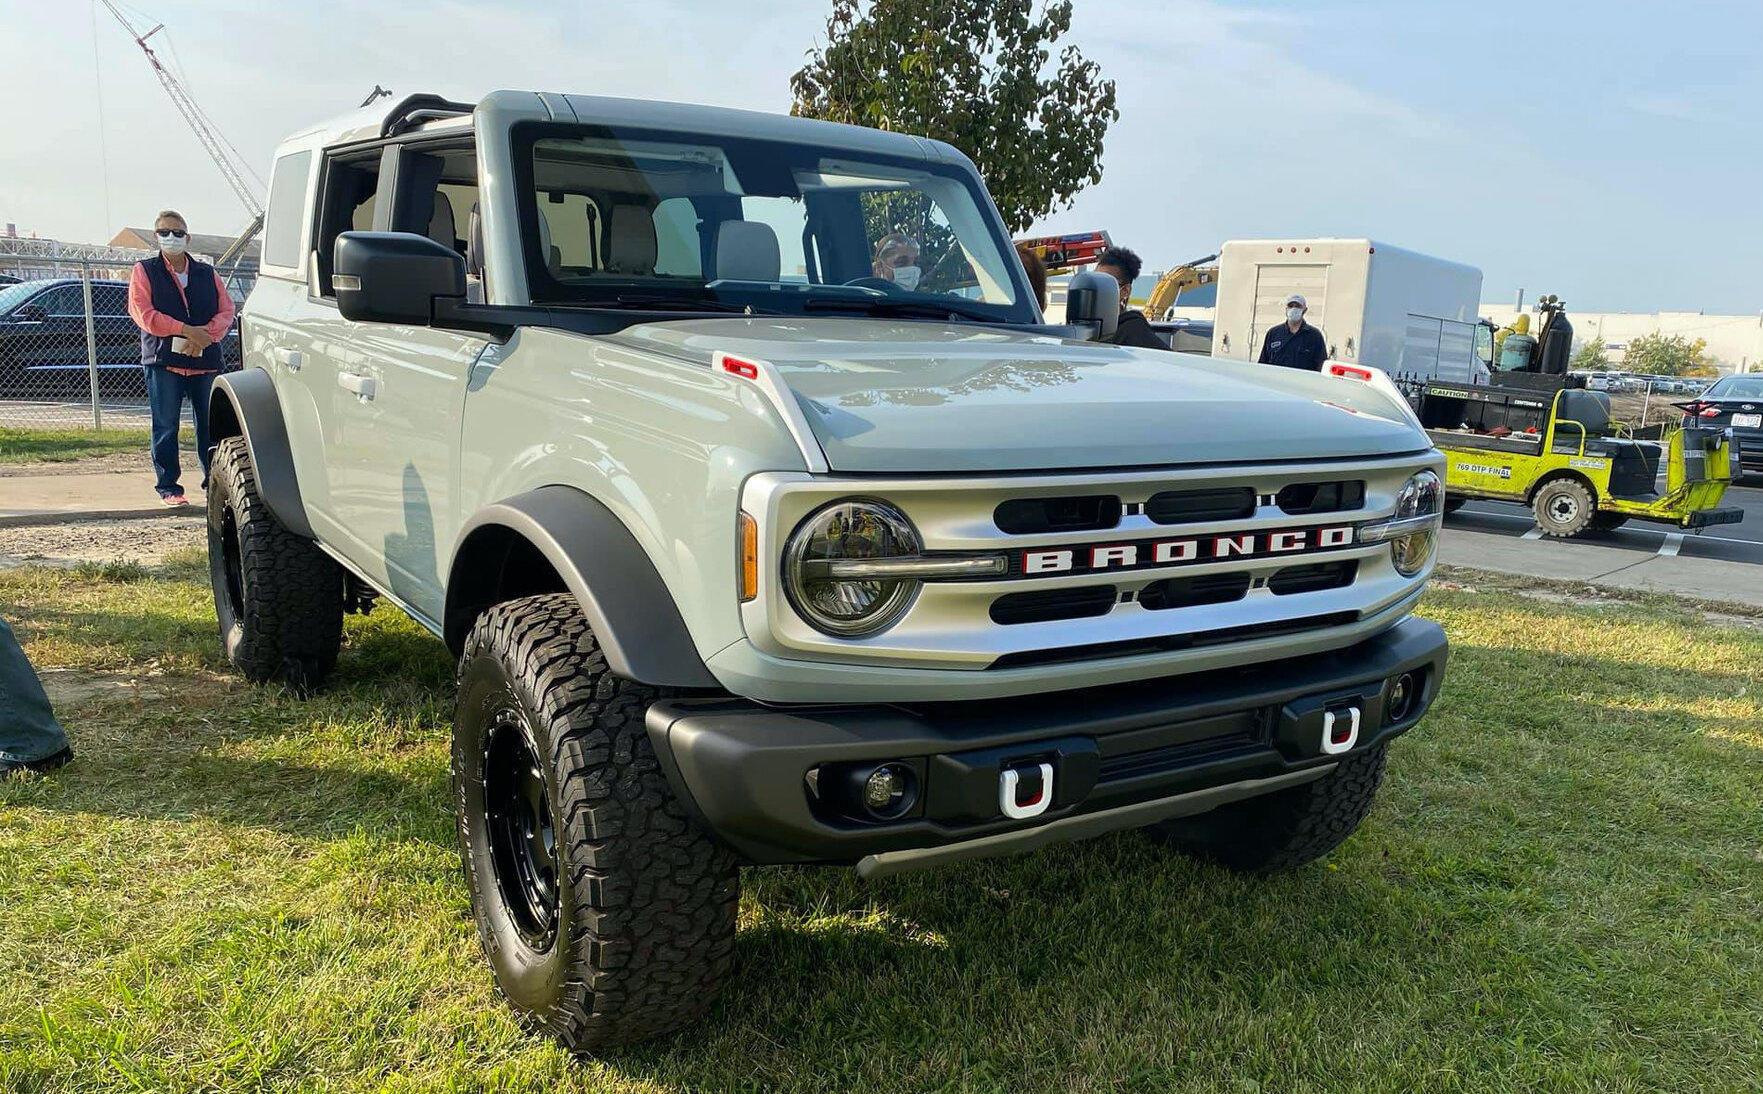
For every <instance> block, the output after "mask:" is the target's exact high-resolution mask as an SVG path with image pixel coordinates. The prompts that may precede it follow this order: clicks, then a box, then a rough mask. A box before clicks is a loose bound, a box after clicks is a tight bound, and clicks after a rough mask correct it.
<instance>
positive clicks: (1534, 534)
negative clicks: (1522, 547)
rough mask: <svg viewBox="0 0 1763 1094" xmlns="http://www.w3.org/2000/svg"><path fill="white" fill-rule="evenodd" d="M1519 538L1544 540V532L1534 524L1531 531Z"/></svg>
mask: <svg viewBox="0 0 1763 1094" xmlns="http://www.w3.org/2000/svg"><path fill="white" fill-rule="evenodd" d="M1518 538H1519V539H1542V538H1543V530H1542V529H1541V528H1539V527H1537V526H1536V525H1534V524H1533V525H1531V529H1530V531H1528V532H1526V533H1524V534H1523V535H1522V536H1519V537H1518Z"/></svg>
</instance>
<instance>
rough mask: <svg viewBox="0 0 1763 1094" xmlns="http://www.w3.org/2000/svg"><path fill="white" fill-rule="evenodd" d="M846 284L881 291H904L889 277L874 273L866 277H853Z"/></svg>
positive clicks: (856, 287) (855, 287)
mask: <svg viewBox="0 0 1763 1094" xmlns="http://www.w3.org/2000/svg"><path fill="white" fill-rule="evenodd" d="M845 284H846V285H848V286H850V287H851V288H854V289H871V290H874V291H876V292H881V293H899V292H901V291H902V290H901V288H900V286H898V285H896V284H894V283H893V282H892V281H889V280H888V279H887V278H885V277H876V276H874V275H873V274H870V275H867V276H864V277H853V278H852V279H851V280H849V281H847V282H845Z"/></svg>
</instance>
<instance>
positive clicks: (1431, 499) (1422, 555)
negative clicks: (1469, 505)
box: [1390, 471, 1445, 577]
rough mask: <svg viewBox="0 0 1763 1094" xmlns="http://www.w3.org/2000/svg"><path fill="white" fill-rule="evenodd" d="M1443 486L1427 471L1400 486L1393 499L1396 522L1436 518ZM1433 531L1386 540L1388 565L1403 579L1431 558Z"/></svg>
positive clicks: (1434, 533)
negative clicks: (1388, 542) (1414, 518)
mask: <svg viewBox="0 0 1763 1094" xmlns="http://www.w3.org/2000/svg"><path fill="white" fill-rule="evenodd" d="M1444 505H1445V485H1444V483H1442V482H1440V481H1439V477H1438V476H1437V475H1436V474H1434V473H1433V472H1431V471H1421V472H1418V473H1416V474H1415V475H1413V476H1412V477H1411V478H1409V480H1408V481H1407V482H1405V483H1403V484H1402V489H1401V491H1400V492H1399V493H1397V495H1396V517H1395V519H1397V520H1406V519H1408V518H1410V517H1427V516H1436V515H1440V514H1442V513H1443V512H1444ZM1437 538H1438V532H1437V531H1425V532H1412V533H1410V534H1408V535H1405V536H1397V537H1396V538H1394V539H1392V540H1390V561H1391V562H1393V563H1394V564H1395V567H1396V572H1397V573H1399V574H1401V575H1402V576H1403V577H1413V576H1414V575H1415V574H1418V573H1419V572H1420V571H1421V570H1424V569H1425V568H1426V564H1427V562H1428V561H1429V560H1431V558H1432V551H1433V546H1434V543H1435V541H1436V540H1437Z"/></svg>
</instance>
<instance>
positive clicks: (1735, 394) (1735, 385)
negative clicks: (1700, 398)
mask: <svg viewBox="0 0 1763 1094" xmlns="http://www.w3.org/2000/svg"><path fill="white" fill-rule="evenodd" d="M1703 394H1704V395H1705V396H1707V397H1709V398H1714V399H1763V376H1727V377H1725V378H1723V379H1722V380H1721V381H1720V382H1719V383H1717V384H1715V385H1714V386H1713V387H1711V388H1709V389H1708V390H1707V391H1705V392H1703Z"/></svg>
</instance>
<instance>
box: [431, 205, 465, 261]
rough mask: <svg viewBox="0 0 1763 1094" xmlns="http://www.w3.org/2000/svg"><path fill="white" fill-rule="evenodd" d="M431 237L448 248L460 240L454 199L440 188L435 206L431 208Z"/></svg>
mask: <svg viewBox="0 0 1763 1094" xmlns="http://www.w3.org/2000/svg"><path fill="white" fill-rule="evenodd" d="M429 238H430V239H432V240H434V241H435V242H436V243H439V244H440V245H441V246H443V247H445V248H447V249H448V250H452V249H453V248H454V247H455V246H457V245H458V242H459V229H458V226H457V225H455V224H454V223H453V201H452V199H451V198H449V197H448V196H447V195H446V194H443V193H441V191H439V190H436V191H435V205H434V208H433V209H431V210H429Z"/></svg>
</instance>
